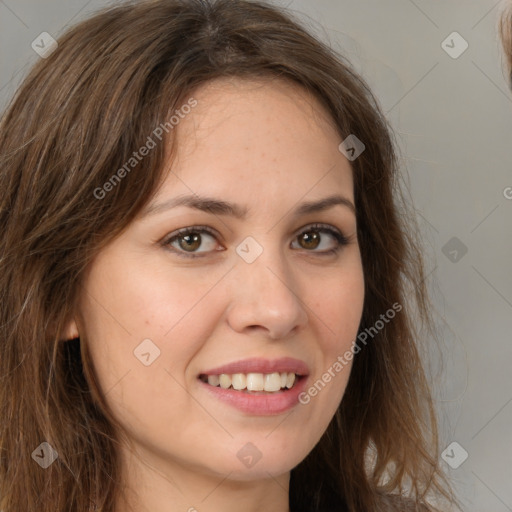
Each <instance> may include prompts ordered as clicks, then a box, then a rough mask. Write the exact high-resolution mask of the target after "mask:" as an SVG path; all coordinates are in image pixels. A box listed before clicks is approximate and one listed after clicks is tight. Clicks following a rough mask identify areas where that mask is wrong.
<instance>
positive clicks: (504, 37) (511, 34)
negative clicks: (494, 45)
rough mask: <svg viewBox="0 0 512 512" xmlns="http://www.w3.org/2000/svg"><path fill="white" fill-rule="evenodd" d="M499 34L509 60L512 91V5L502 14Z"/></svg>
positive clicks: (509, 83) (508, 69) (509, 78)
mask: <svg viewBox="0 0 512 512" xmlns="http://www.w3.org/2000/svg"><path fill="white" fill-rule="evenodd" d="M499 33H500V37H501V43H502V45H503V50H504V52H505V58H506V59H507V75H508V81H509V82H508V85H509V87H510V88H511V89H512V4H510V5H509V6H508V7H507V8H506V9H505V10H504V11H503V12H502V13H501V17H500V22H499Z"/></svg>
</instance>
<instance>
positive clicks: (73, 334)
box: [61, 318, 79, 341]
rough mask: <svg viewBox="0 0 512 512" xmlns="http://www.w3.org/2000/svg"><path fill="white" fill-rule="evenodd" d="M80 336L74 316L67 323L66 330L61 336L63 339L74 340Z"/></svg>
mask: <svg viewBox="0 0 512 512" xmlns="http://www.w3.org/2000/svg"><path fill="white" fill-rule="evenodd" d="M78 337H79V334H78V326H77V324H76V321H75V319H74V318H73V319H71V320H70V321H69V322H68V323H67V324H66V327H65V329H64V332H63V334H62V336H61V340H62V341H69V340H74V339H75V338H78Z"/></svg>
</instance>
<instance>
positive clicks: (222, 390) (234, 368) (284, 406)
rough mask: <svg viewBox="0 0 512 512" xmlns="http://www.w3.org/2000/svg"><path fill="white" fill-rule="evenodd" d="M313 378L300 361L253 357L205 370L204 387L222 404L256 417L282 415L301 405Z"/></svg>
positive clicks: (201, 380)
mask: <svg viewBox="0 0 512 512" xmlns="http://www.w3.org/2000/svg"><path fill="white" fill-rule="evenodd" d="M308 378H309V368H308V365H307V364H306V363H305V362H304V361H301V360H299V359H295V358H291V357H282V358H280V359H274V360H269V359H262V358H252V359H245V360H242V361H236V362H232V363H228V364H225V365H223V366H218V367H216V368H212V369H210V370H204V371H203V372H201V373H200V374H199V375H198V376H197V380H198V382H199V383H200V388H202V389H203V390H204V392H205V393H207V394H208V396H209V397H212V398H214V399H216V400H218V401H220V402H223V403H225V404H227V405H228V406H229V407H233V408H236V409H238V410H239V411H242V412H244V413H246V414H249V415H252V416H269V415H275V414H282V413H284V412H287V411H289V410H291V409H293V408H294V407H295V406H296V405H297V404H298V403H299V396H300V394H301V393H303V392H304V389H305V387H306V385H307V381H308Z"/></svg>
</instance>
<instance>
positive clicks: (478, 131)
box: [0, 0, 512, 512]
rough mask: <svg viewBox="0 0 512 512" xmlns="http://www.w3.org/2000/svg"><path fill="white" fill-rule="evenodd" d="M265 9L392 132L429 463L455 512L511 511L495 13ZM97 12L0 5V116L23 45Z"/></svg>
mask: <svg viewBox="0 0 512 512" xmlns="http://www.w3.org/2000/svg"><path fill="white" fill-rule="evenodd" d="M275 3H276V4H277V5H280V6H283V7H287V8H288V9H290V10H291V11H292V12H294V13H295V14H296V15H297V16H298V17H299V18H300V19H301V20H303V22H304V23H305V24H306V25H307V26H308V27H309V29H310V30H311V31H313V32H314V33H315V34H316V35H317V36H318V37H320V38H322V39H323V40H324V41H327V42H328V43H329V44H330V45H332V46H333V47H335V48H336V49H337V50H338V51H341V52H342V53H344V54H345V56H346V57H348V58H349V60H351V62H352V63H353V64H354V66H355V67H356V69H357V70H358V71H359V72H360V73H361V74H362V75H363V77H364V78H365V79H366V80H367V81H368V82H369V84H370V85H371V87H372V88H373V91H374V93H375V94H376V96H377V98H378V99H379V101H380V104H381V106H382V108H383V110H384V111H385V112H386V114H387V116H388V118H389V120H390V122H391V123H392V126H393V128H394V131H395V132H396V135H397V138H398V142H399V146H400V150H401V154H402V157H403V158H402V164H403V168H404V172H405V173H407V175H408V179H409V181H410V188H411V194H412V197H413V200H414V205H415V207H416V209H417V213H418V220H419V223H420V227H421V230H422V234H423V237H424V241H425V244H426V246H427V247H428V248H429V249H428V251H427V252H426V254H427V255H428V258H427V267H428V268H427V271H428V273H429V277H428V283H429V289H431V293H432V298H433V302H434V304H435V306H436V308H437V311H438V313H439V315H441V317H442V318H444V321H442V322H440V323H439V329H440V332H441V338H442V340H443V344H442V347H441V348H442V355H441V357H439V355H435V354H433V355H432V361H433V364H432V367H433V369H434V371H435V372H437V373H436V376H435V377H432V384H433V386H434V392H435V396H436V403H437V407H438V411H439V415H440V422H441V436H442V438H441V448H442V449H444V448H448V449H447V451H446V452H445V454H444V458H443V460H442V464H444V465H445V467H446V468H447V471H448V474H449V476H450V478H451V479H452V481H453V482H454V485H455V487H456V490H457V492H458V495H459V497H460V499H461V500H462V502H463V504H464V505H465V510H467V511H468V512H506V511H512V485H511V484H512V428H511V425H512V371H511V369H510V367H511V366H512V272H511V269H510V264H511V262H512V257H511V256H512V155H511V151H510V149H511V146H512V144H511V143H512V137H511V134H512V92H510V91H509V90H508V88H507V81H506V74H505V71H504V65H503V63H504V59H503V57H502V54H501V48H500V46H499V41H498V37H497V20H498V15H499V13H500V10H501V8H502V5H503V3H502V2H495V1H494V0H478V1H475V0H450V1H447V0H446V1H442V0H414V1H413V0H386V1H383V0H314V1H313V0H293V1H290V0H286V1H285V0H275ZM106 5H108V2H106V1H102V0H90V1H87V0H71V1H69V0H68V1H64V0H44V1H42V0H31V1H29V0H0V109H2V110H3V109H4V108H5V106H6V105H7V102H8V101H9V100H10V98H11V97H12V95H13V93H14V92H15V90H16V88H17V86H18V85H19V84H20V82H21V80H22V79H23V77H24V76H25V74H26V72H27V70H28V69H29V68H30V66H31V65H32V64H33V63H34V62H36V61H37V60H38V59H39V58H40V57H39V55H38V54H36V53H35V51H34V50H33V49H32V47H31V44H32V42H33V41H34V40H37V39H38V37H39V35H40V34H41V33H42V32H48V33H49V34H51V35H52V36H55V37H58V36H59V35H60V34H62V32H63V31H64V30H65V29H66V27H69V26H70V25H72V24H74V23H75V22H77V21H79V20H81V19H83V18H84V17H86V16H88V15H89V14H90V13H91V12H93V11H94V10H95V9H97V8H101V7H104V6H106ZM454 32H456V34H454ZM466 45H467V48H466ZM509 187H511V188H509ZM434 356H435V357H434ZM440 363H442V364H441V365H440ZM452 443H456V444H452ZM466 454H467V458H466V460H464V461H463V459H464V457H466ZM462 461H463V462H462Z"/></svg>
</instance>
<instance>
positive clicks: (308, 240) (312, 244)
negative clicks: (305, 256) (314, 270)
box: [297, 224, 349, 255]
mask: <svg viewBox="0 0 512 512" xmlns="http://www.w3.org/2000/svg"><path fill="white" fill-rule="evenodd" d="M320 233H327V234H328V235H329V237H330V238H331V240H333V239H334V247H331V249H327V250H324V251H313V252H318V253H319V254H322V255H326V254H336V253H337V252H339V250H340V249H341V248H342V247H343V246H344V245H347V244H348V243H349V239H348V238H346V237H345V236H344V235H343V234H342V233H341V231H338V230H337V229H335V228H332V227H331V226H327V225H325V224H313V225H312V226H309V227H308V229H307V230H305V231H302V232H301V233H300V234H299V235H297V236H298V239H299V243H303V244H304V245H303V247H304V248H305V249H308V250H310V249H317V248H318V247H319V246H320V245H322V243H323V242H324V238H325V237H324V236H322V235H320ZM329 237H327V238H329Z"/></svg>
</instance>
